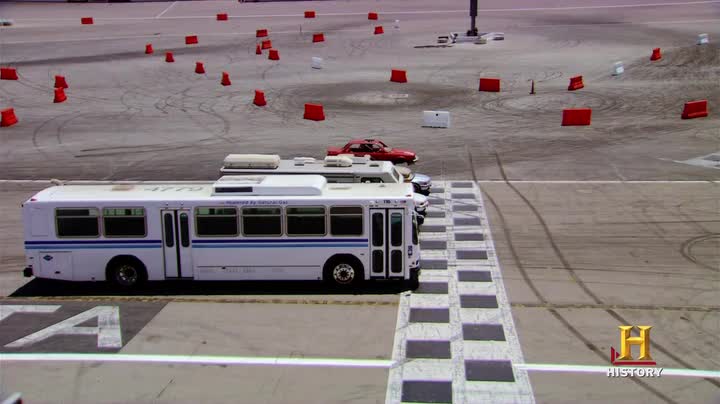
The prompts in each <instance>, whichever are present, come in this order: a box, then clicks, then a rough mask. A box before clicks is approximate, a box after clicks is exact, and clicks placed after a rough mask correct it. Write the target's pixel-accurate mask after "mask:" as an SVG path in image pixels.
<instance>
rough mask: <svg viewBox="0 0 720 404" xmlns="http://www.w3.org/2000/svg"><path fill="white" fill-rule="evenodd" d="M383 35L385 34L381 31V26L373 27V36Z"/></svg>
mask: <svg viewBox="0 0 720 404" xmlns="http://www.w3.org/2000/svg"><path fill="white" fill-rule="evenodd" d="M384 33H385V31H384V30H383V27H382V25H378V26H377V27H375V32H373V34H375V35H380V34H384Z"/></svg>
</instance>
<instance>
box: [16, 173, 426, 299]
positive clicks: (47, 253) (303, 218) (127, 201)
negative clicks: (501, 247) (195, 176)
mask: <svg viewBox="0 0 720 404" xmlns="http://www.w3.org/2000/svg"><path fill="white" fill-rule="evenodd" d="M412 194H413V192H412V186H411V185H410V184H362V183H361V184H328V183H327V180H326V179H325V178H324V177H322V176H319V175H304V176H283V175H275V176H225V177H222V178H220V179H219V180H217V181H215V182H208V183H192V184H172V183H139V184H115V185H112V184H109V185H62V186H56V187H50V188H47V189H45V190H42V191H40V192H39V193H37V194H36V195H34V196H33V197H32V198H30V199H29V200H27V201H26V202H24V203H23V223H24V227H25V250H26V258H27V267H26V268H25V271H24V273H25V276H28V277H29V276H33V275H34V276H36V277H38V278H47V279H60V280H69V281H109V282H111V283H114V284H116V285H118V286H120V287H123V288H133V287H135V286H137V285H139V284H141V283H143V282H144V281H159V280H166V279H194V280H324V281H327V282H329V283H333V284H336V285H340V286H356V285H357V284H358V283H360V282H362V281H364V280H371V279H400V280H413V281H416V280H417V276H418V272H419V263H420V250H419V242H418V226H417V220H416V217H417V214H416V213H415V211H414V206H413V197H412Z"/></svg>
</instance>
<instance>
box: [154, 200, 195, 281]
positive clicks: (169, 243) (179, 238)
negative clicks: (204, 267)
mask: <svg viewBox="0 0 720 404" xmlns="http://www.w3.org/2000/svg"><path fill="white" fill-rule="evenodd" d="M160 213H161V217H162V229H163V255H164V261H165V278H192V277H193V263H192V253H191V250H190V211H189V210H187V209H163V210H161V211H160Z"/></svg>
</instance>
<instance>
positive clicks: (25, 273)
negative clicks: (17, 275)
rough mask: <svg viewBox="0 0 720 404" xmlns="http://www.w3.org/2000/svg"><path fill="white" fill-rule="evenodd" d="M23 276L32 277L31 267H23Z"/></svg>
mask: <svg viewBox="0 0 720 404" xmlns="http://www.w3.org/2000/svg"><path fill="white" fill-rule="evenodd" d="M23 276H25V277H26V278H30V277H32V276H33V269H32V267H25V269H23Z"/></svg>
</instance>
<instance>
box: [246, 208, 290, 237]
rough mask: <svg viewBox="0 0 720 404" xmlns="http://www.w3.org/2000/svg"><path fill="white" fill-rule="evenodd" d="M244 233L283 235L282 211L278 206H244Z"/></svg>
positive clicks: (251, 234) (250, 234) (252, 234)
mask: <svg viewBox="0 0 720 404" xmlns="http://www.w3.org/2000/svg"><path fill="white" fill-rule="evenodd" d="M242 226H243V235H245V236H282V212H281V209H280V208H278V207H262V208H243V210H242Z"/></svg>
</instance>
